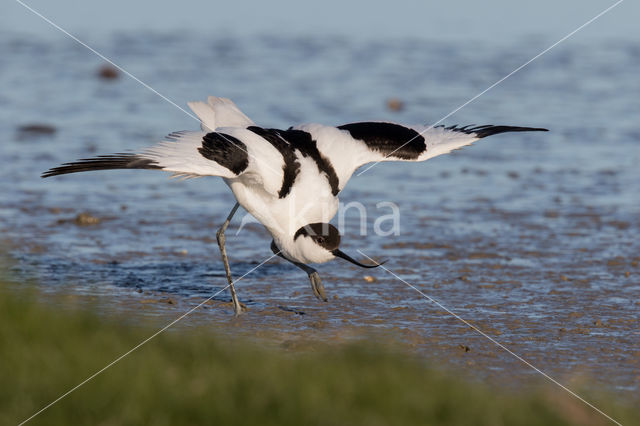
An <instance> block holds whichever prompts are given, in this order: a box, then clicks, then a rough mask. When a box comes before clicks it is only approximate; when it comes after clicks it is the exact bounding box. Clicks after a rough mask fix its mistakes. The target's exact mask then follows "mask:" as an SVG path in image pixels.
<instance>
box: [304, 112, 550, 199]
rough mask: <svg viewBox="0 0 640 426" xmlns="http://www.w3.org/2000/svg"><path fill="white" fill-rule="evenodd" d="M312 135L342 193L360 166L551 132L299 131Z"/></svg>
mask: <svg viewBox="0 0 640 426" xmlns="http://www.w3.org/2000/svg"><path fill="white" fill-rule="evenodd" d="M295 129H296V130H300V131H304V132H307V133H309V135H310V136H311V138H312V139H313V140H315V141H316V143H317V147H318V150H319V151H320V153H321V154H322V156H324V157H326V159H327V160H328V161H329V163H330V165H331V167H332V168H333V169H334V170H335V173H336V175H337V176H338V180H339V184H338V187H339V189H340V190H342V189H343V188H344V186H345V185H346V183H347V181H348V180H349V178H350V177H351V175H352V174H353V172H354V171H355V170H356V169H357V168H358V167H360V166H362V165H364V164H367V163H371V162H378V161H425V160H428V159H429V158H433V157H435V156H438V155H442V154H446V153H448V152H451V151H453V150H456V149H459V148H462V147H463V146H466V145H470V144H471V143H473V142H475V141H477V140H478V139H481V138H484V137H487V136H491V135H495V134H498V133H506V132H528V131H547V129H541V128H534V127H517V126H494V125H484V126H473V125H472V126H464V127H458V126H450V127H444V126H435V127H431V126H404V125H400V124H395V123H386V122H360V123H350V124H344V125H342V126H337V127H329V126H323V125H320V124H305V125H302V126H298V127H296V128H295Z"/></svg>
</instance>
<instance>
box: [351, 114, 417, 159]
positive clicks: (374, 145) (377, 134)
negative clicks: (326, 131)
mask: <svg viewBox="0 0 640 426" xmlns="http://www.w3.org/2000/svg"><path fill="white" fill-rule="evenodd" d="M338 129H340V130H347V131H348V132H349V133H350V134H351V137H352V138H354V139H357V140H360V141H362V142H364V143H365V144H366V145H367V147H368V148H369V149H371V150H372V151H377V152H380V153H381V154H382V155H384V156H385V157H386V156H391V157H395V158H399V159H401V160H416V159H417V158H418V157H420V155H421V154H422V153H424V152H425V151H426V150H427V145H426V143H425V139H424V137H423V136H422V135H421V134H420V133H418V132H416V131H415V130H413V129H411V128H409V127H405V126H401V125H399V124H394V123H377V122H362V123H351V124H344V125H342V126H338Z"/></svg>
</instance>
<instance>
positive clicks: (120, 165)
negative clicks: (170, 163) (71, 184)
mask: <svg viewBox="0 0 640 426" xmlns="http://www.w3.org/2000/svg"><path fill="white" fill-rule="evenodd" d="M114 169H156V170H157V169H162V167H160V166H158V164H157V163H156V162H155V161H153V160H150V159H148V158H142V157H140V156H138V155H136V154H113V155H100V156H98V157H94V158H85V159H82V160H78V161H74V162H72V163H65V164H63V165H61V166H58V167H54V168H52V169H49V170H47V171H46V172H44V173H43V174H42V177H43V178H47V177H51V176H57V175H65V174H68V173H78V172H89V171H94V170H114Z"/></svg>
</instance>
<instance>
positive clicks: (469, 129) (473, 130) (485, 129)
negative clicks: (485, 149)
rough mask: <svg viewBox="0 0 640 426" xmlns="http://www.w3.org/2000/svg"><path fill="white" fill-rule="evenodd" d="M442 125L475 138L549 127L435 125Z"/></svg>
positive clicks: (536, 130) (533, 130)
mask: <svg viewBox="0 0 640 426" xmlns="http://www.w3.org/2000/svg"><path fill="white" fill-rule="evenodd" d="M436 127H442V128H443V129H445V130H449V131H452V132H459V133H466V134H468V135H475V136H476V137H477V138H479V139H481V138H486V137H487V136H491V135H497V134H499V133H508V132H548V131H549V129H545V128H543V127H522V126H502V125H499V126H496V125H493V124H485V125H483V126H476V125H474V124H472V125H469V126H463V127H458V125H457V124H454V125H453V126H449V127H445V126H444V125H440V126H436Z"/></svg>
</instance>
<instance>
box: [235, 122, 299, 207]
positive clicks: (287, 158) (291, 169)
mask: <svg viewBox="0 0 640 426" xmlns="http://www.w3.org/2000/svg"><path fill="white" fill-rule="evenodd" d="M247 129H248V130H250V131H252V132H253V133H255V134H256V135H258V136H260V137H262V138H263V139H264V140H266V141H267V142H269V143H270V144H271V145H273V147H274V148H276V149H277V150H278V152H280V154H281V155H282V158H283V160H284V165H283V166H282V186H281V187H280V191H279V192H278V198H284V197H286V196H287V195H289V192H290V191H291V188H292V187H293V183H294V182H295V181H296V177H297V176H298V173H300V163H299V162H298V160H297V158H296V154H295V152H294V151H293V148H292V147H291V146H290V145H289V143H288V142H287V141H286V140H284V139H283V138H282V137H281V136H280V133H279V131H278V130H275V129H263V128H262V127H258V126H249V127H247Z"/></svg>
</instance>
